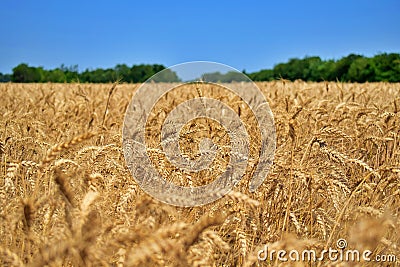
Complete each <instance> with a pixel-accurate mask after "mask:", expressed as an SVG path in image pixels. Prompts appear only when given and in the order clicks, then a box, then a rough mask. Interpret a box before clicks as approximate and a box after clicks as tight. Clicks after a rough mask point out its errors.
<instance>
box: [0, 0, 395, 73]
mask: <svg viewBox="0 0 400 267" xmlns="http://www.w3.org/2000/svg"><path fill="white" fill-rule="evenodd" d="M399 14H400V1H398V0H381V1H377V0H376V1H368V0H363V1H362V0H347V1H346V0H336V1H321V0H319V1H314V0H313V1H289V0H284V1H252V0H249V1H240V2H239V1H234V0H231V1H218V0H215V1H208V0H203V1H181V2H179V1H133V0H132V1H128V0H127V1H101V0H97V1H77V0H69V1H54V0H53V1H44V0H42V1H41V0H25V1H23V0H2V1H0V72H2V73H11V70H12V68H13V67H15V66H16V65H18V64H19V63H22V62H25V63H28V64H29V65H32V66H43V67H44V68H46V69H49V68H55V67H58V66H60V65H61V64H62V63H63V64H65V65H67V66H69V65H75V64H78V66H79V70H80V71H83V70H84V69H86V68H98V67H102V68H108V67H114V66H115V65H116V64H118V63H126V64H128V65H132V64H140V63H151V64H153V63H159V64H163V65H165V66H171V65H174V64H178V63H182V62H186V61H194V60H207V61H216V62H220V63H224V64H228V65H230V66H232V67H234V68H236V69H239V70H243V69H245V70H246V71H248V72H252V71H257V70H260V69H265V68H271V67H273V65H274V64H276V63H280V62H285V61H287V60H288V59H289V58H292V57H298V58H302V57H304V56H306V55H308V56H311V55H318V56H321V58H323V59H330V58H335V59H337V58H340V57H342V56H345V55H348V54H349V53H359V54H363V55H366V56H373V55H375V54H377V53H379V52H396V53H399V52H400V15H399Z"/></svg>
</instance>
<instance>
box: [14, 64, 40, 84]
mask: <svg viewBox="0 0 400 267" xmlns="http://www.w3.org/2000/svg"><path fill="white" fill-rule="evenodd" d="M11 80H12V81H13V82H19V83H31V82H43V81H44V71H43V68H42V67H39V68H35V67H29V66H28V64H25V63H22V64H19V65H18V66H16V67H15V68H13V74H12V76H11Z"/></svg>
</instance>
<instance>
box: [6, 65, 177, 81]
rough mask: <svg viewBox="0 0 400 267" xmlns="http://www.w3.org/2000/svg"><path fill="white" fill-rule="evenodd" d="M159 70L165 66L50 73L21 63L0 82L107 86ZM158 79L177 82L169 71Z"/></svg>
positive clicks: (143, 78)
mask: <svg viewBox="0 0 400 267" xmlns="http://www.w3.org/2000/svg"><path fill="white" fill-rule="evenodd" d="M162 70H165V67H164V66H163V65H159V64H154V65H149V64H141V65H133V66H132V67H128V66H127V65H125V64H119V65H117V66H115V67H114V68H112V69H111V68H109V69H101V68H99V69H95V70H89V69H86V70H85V71H83V72H78V65H75V66H71V67H66V66H64V65H61V67H59V68H56V69H53V70H45V69H44V68H43V67H31V66H29V65H28V64H25V63H22V64H19V65H18V66H16V67H15V68H13V73H12V74H10V75H7V74H6V75H3V74H1V73H0V81H2V82H9V81H11V82H16V83H38V82H39V83H42V82H54V83H70V82H81V83H109V82H115V81H120V82H128V83H141V82H144V81H146V80H147V79H148V78H150V77H151V76H153V75H154V74H156V73H158V72H159V71H162ZM158 78H159V81H163V82H176V81H179V79H178V77H177V75H176V73H174V72H172V71H170V70H165V71H164V72H163V74H162V75H159V77H158Z"/></svg>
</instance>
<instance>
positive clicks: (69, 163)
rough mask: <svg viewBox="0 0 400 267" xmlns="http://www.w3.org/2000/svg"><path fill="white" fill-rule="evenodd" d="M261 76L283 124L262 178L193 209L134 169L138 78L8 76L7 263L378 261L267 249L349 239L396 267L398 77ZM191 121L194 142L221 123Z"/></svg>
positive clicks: (3, 259) (399, 243)
mask: <svg viewBox="0 0 400 267" xmlns="http://www.w3.org/2000/svg"><path fill="white" fill-rule="evenodd" d="M257 85H258V87H259V88H260V89H261V90H262V92H263V93H264V95H265V96H266V98H267V100H268V102H269V105H270V108H271V110H272V112H273V114H274V120H275V126H276V133H277V147H276V151H275V159H274V164H273V168H272V170H271V171H270V172H269V175H268V177H267V178H266V180H265V182H264V183H263V185H262V186H261V187H260V188H259V189H258V190H257V191H256V192H255V193H250V192H249V191H248V186H247V185H248V182H249V176H250V175H245V177H244V179H242V181H241V182H240V184H239V185H238V186H237V187H235V188H234V190H233V191H231V192H230V193H229V194H228V195H226V196H225V197H223V198H221V199H219V200H218V201H216V202H213V203H211V204H208V205H206V206H200V207H192V208H183V207H175V206H170V205H167V204H163V203H161V202H159V201H157V200H155V199H153V198H152V197H150V196H149V195H147V194H146V193H144V192H143V191H142V190H141V188H140V187H139V186H138V185H137V184H136V182H135V180H134V179H133V178H132V175H131V173H130V172H129V170H128V168H127V167H126V164H125V160H124V156H123V147H122V127H123V121H124V115H125V110H126V108H127V106H128V104H129V102H130V100H131V98H132V96H133V93H134V92H135V90H136V89H137V88H138V87H139V85H137V84H136V85H132V84H114V85H113V84H97V85H96V84H12V83H6V84H0V92H1V100H0V101H1V105H0V109H1V112H0V114H1V116H0V123H1V127H0V158H1V164H0V172H1V174H0V175H1V178H0V218H1V219H0V266H376V265H377V262H365V261H363V260H361V261H360V262H345V261H334V260H330V259H324V260H322V261H319V262H318V261H317V262H309V261H299V262H293V261H289V262H283V261H279V260H278V259H277V258H275V259H273V260H270V259H267V260H265V261H262V260H259V259H258V258H257V256H258V254H259V253H258V252H259V251H260V249H263V248H264V247H265V245H267V246H268V248H269V249H271V250H276V251H278V250H291V249H296V250H299V251H301V250H304V249H314V250H316V251H321V250H323V249H327V248H336V247H337V244H336V243H337V240H339V239H345V240H346V241H347V243H348V246H347V248H349V249H357V250H360V251H363V250H370V251H372V255H394V256H396V257H397V259H398V261H397V263H393V262H392V263H378V264H380V265H389V266H396V264H399V261H400V232H399V229H400V214H399V212H400V149H399V145H400V113H399V111H400V84H389V83H370V84H368V83H367V84H349V83H306V82H301V81H296V82H288V81H285V80H281V81H275V82H268V83H258V84H257ZM198 95H201V92H198ZM179 97H180V96H179V95H176V96H175V98H174V99H176V100H177V101H179ZM194 97H196V95H195V94H194ZM218 97H225V98H227V99H226V101H228V102H232V103H236V102H237V99H235V97H230V96H229V95H228V96H227V95H222V93H221V95H220V96H218V92H216V95H215V98H218ZM160 108H161V109H162V108H163V105H160ZM164 108H165V109H166V112H168V111H169V110H170V109H171V106H169V105H164ZM153 117H154V116H153ZM155 117H157V116H155ZM241 118H243V120H246V113H245V112H244V113H242V114H241ZM185 129H186V130H185V131H187V132H189V131H191V132H192V136H191V137H190V138H192V139H191V140H192V141H193V140H194V141H193V142H194V144H196V142H197V141H198V140H199V139H201V138H202V137H204V136H205V135H206V134H209V135H211V137H212V136H213V134H214V133H216V132H219V131H220V130H221V129H218V125H213V123H212V122H210V121H207V120H201V119H200V120H199V121H198V122H197V123H196V124H195V125H193V127H189V126H188V127H187V128H185ZM248 129H249V131H250V135H251V136H255V137H254V138H253V139H254V140H252V141H254V142H256V143H257V134H256V130H254V128H252V127H249V128H248ZM252 129H253V130H254V133H253V132H252V131H253V130H252ZM151 133H153V134H154V136H152V134H151ZM196 133H200V134H196ZM193 134H194V136H193ZM157 136H159V133H157V131H150V136H149V138H152V137H154V140H157V138H158V137H157ZM183 138H189V137H184V135H183ZM192 141H191V143H190V144H191V145H187V146H186V148H187V151H188V153H189V152H190V151H195V150H196V149H195V148H196V146H197V145H193V142H192ZM221 142H222V143H224V142H228V141H227V140H221ZM182 146H183V147H185V140H183V143H182ZM191 146H193V147H191ZM223 152H224V153H227V154H229V150H227V151H223ZM228 156H229V155H228ZM151 157H152V160H153V162H154V163H156V164H158V169H159V171H160V172H163V171H164V172H165V174H166V175H167V176H170V177H173V179H174V181H175V182H176V183H181V184H184V185H187V186H197V185H201V184H204V183H207V182H209V180H210V179H211V178H210V175H211V174H218V171H215V170H214V169H212V171H210V172H209V173H207V175H197V176H196V175H193V177H191V178H190V179H188V177H180V176H179V174H178V173H175V172H174V170H173V166H170V164H169V163H167V162H165V161H166V160H165V158H162V157H157V155H154V154H152V155H151ZM222 158H223V157H222ZM217 164H219V165H218V166H219V167H221V168H224V167H226V165H224V161H223V160H220V162H219V163H217ZM249 171H250V172H251V167H249ZM171 173H174V174H176V175H172V174H171ZM171 179H172V178H171ZM371 257H373V256H371Z"/></svg>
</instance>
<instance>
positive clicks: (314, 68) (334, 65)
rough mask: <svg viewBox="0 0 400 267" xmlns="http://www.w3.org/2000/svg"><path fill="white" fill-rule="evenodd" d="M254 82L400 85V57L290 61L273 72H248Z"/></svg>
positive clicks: (397, 55) (385, 54)
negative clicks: (396, 83)
mask: <svg viewBox="0 0 400 267" xmlns="http://www.w3.org/2000/svg"><path fill="white" fill-rule="evenodd" d="M249 77H250V78H251V79H252V80H254V81H271V80H275V79H281V78H283V79H287V80H291V81H294V80H303V81H316V82H318V81H336V80H338V81H343V82H382V81H383V82H400V54H395V53H392V54H387V53H384V54H379V55H376V56H374V57H371V58H368V57H364V56H361V55H356V54H350V55H348V56H346V57H343V58H341V59H339V60H321V58H320V57H305V58H303V59H297V58H292V59H290V60H289V61H288V62H287V63H280V64H277V65H275V66H274V68H273V69H266V70H261V71H258V72H254V73H250V74H249Z"/></svg>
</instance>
